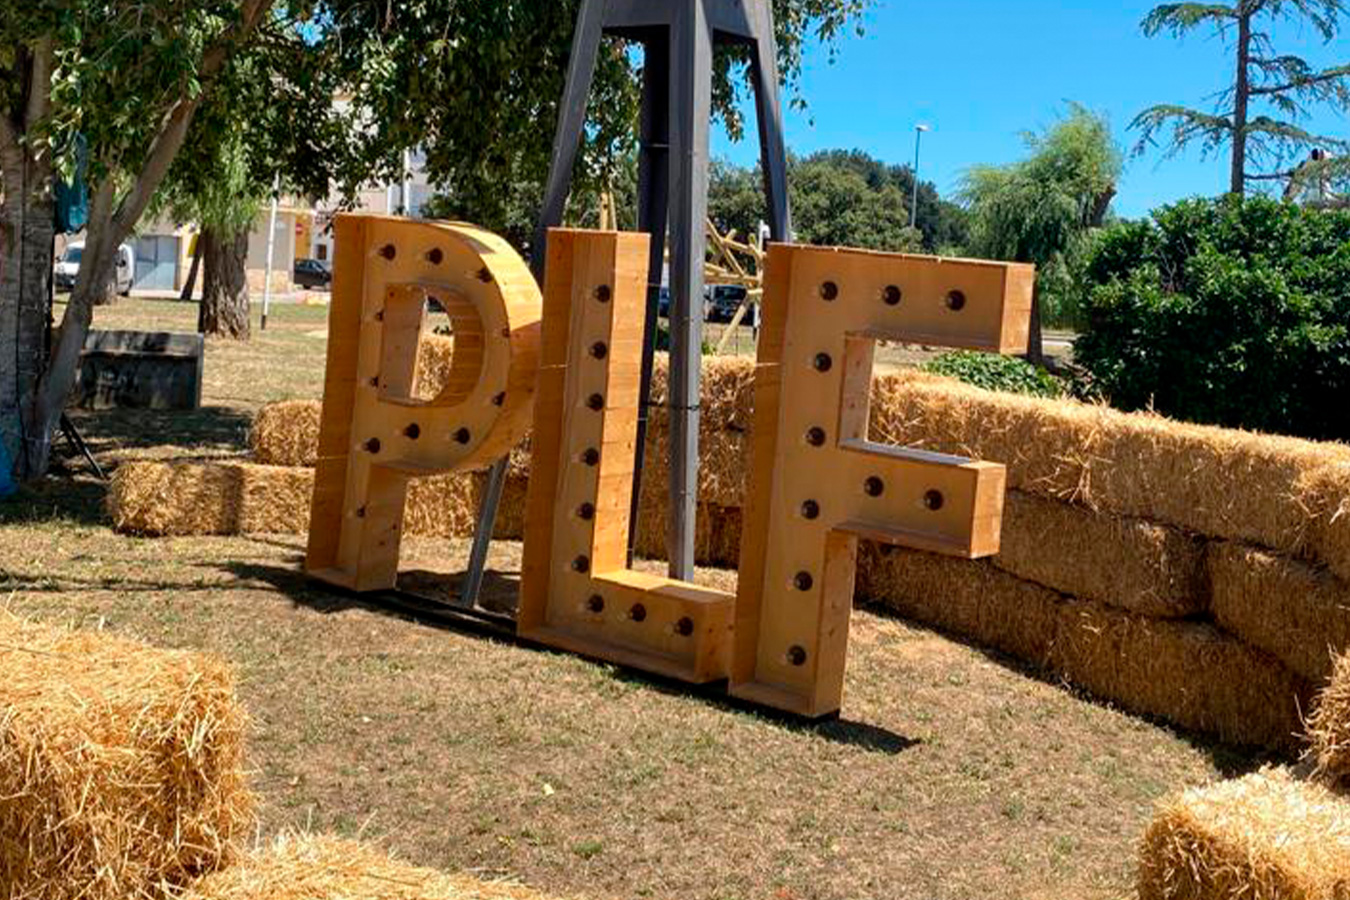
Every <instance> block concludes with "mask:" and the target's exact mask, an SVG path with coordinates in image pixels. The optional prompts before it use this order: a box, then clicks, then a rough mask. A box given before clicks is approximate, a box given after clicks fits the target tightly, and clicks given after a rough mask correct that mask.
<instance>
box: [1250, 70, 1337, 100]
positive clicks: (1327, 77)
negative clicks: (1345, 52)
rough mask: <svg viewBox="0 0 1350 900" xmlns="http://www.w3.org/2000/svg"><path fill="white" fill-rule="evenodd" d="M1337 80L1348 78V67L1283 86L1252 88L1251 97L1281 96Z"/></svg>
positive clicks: (1324, 72)
mask: <svg viewBox="0 0 1350 900" xmlns="http://www.w3.org/2000/svg"><path fill="white" fill-rule="evenodd" d="M1338 78H1350V66H1337V67H1336V68H1334V69H1327V70H1326V71H1323V72H1318V73H1317V74H1316V75H1309V76H1307V77H1305V78H1296V79H1294V80H1293V81H1290V82H1287V83H1285V84H1279V85H1270V86H1268V87H1254V88H1252V96H1254V97H1256V96H1264V95H1268V94H1283V93H1286V92H1287V91H1293V90H1301V89H1304V88H1310V87H1314V86H1315V85H1319V84H1326V83H1327V82H1329V81H1335V80H1336V79H1338Z"/></svg>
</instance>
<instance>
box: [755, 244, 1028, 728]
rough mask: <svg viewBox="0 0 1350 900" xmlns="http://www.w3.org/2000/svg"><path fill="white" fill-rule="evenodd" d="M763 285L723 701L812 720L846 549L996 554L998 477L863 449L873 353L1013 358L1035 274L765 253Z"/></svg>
mask: <svg viewBox="0 0 1350 900" xmlns="http://www.w3.org/2000/svg"><path fill="white" fill-rule="evenodd" d="M766 273H767V279H766V283H765V296H764V330H763V332H762V333H761V336H760V343H759V364H758V367H757V370H756V376H755V412H754V424H753V429H752V454H753V463H752V471H751V474H750V485H749V491H748V498H747V509H746V515H745V517H744V523H745V524H744V531H743V533H742V537H741V566H740V581H739V585H738V591H737V601H736V615H735V650H734V659H733V666H732V681H731V691H732V693H733V694H734V695H735V696H738V697H743V698H746V699H750V700H753V701H755V702H758V703H763V704H765V705H768V706H773V707H776V708H779V709H783V710H787V711H790V712H794V713H799V714H802V715H806V716H821V715H827V714H830V713H833V712H836V711H838V709H839V707H840V704H841V702H842V695H843V683H844V682H843V679H844V661H845V656H846V650H847V642H848V621H849V612H850V610H851V608H852V603H853V580H854V566H855V561H856V554H857V542H858V538H859V537H866V538H869V539H871V540H874V541H878V542H881V543H887V544H896V545H901V546H906V547H915V548H919V549H923V550H928V551H932V552H937V553H946V554H951V555H955V556H963V557H971V558H974V557H980V556H988V555H991V554H994V553H997V552H998V543H999V530H1000V525H1001V520H1002V512H1003V491H1004V484H1005V470H1004V467H1003V466H1001V465H997V464H994V463H984V462H973V461H971V460H966V459H961V458H958V457H951V456H943V455H940V454H935V453H926V452H922V451H916V450H907V449H902V448H897V447H889V446H885V445H879V444H875V443H872V442H870V441H869V440H868V439H867V424H868V413H869V397H870V390H871V379H872V356H873V349H874V346H875V343H876V341H877V340H897V341H907V342H913V343H924V344H930V345H934V344H935V345H941V346H947V347H964V348H970V349H979V350H992V351H995V352H1014V351H1019V352H1020V351H1024V350H1025V348H1026V337H1027V327H1028V320H1029V313H1030V307H1031V288H1032V280H1033V277H1034V272H1033V270H1032V268H1031V267H1030V266H1021V265H1007V264H1000V263H987V262H976V261H962V260H939V259H935V258H929V257H915V256H901V255H889V254H879V253H869V252H865V251H853V250H833V249H822V248H812V247H796V246H790V245H776V246H774V247H772V248H771V250H770V252H769V258H768V264H767V266H766Z"/></svg>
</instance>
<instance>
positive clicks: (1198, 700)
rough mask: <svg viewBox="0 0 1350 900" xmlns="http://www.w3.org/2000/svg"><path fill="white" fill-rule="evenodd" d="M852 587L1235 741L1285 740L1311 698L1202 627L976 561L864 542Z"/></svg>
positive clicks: (1135, 708) (1267, 662)
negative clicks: (1081, 596)
mask: <svg viewBox="0 0 1350 900" xmlns="http://www.w3.org/2000/svg"><path fill="white" fill-rule="evenodd" d="M856 593H857V596H858V597H860V598H864V599H866V600H869V601H874V602H878V603H880V604H881V605H883V606H886V607H887V608H890V609H893V610H895V611H896V612H898V613H900V614H901V615H903V616H905V617H907V618H910V619H914V620H917V621H919V622H922V623H924V624H928V625H933V626H936V627H938V628H941V629H943V630H946V631H950V632H953V633H955V634H958V635H962V636H965V637H969V638H972V639H974V640H975V641H977V642H979V643H981V644H986V645H988V646H990V647H994V648H995V649H998V650H1001V651H1003V652H1005V653H1008V654H1009V655H1011V656H1014V657H1016V658H1018V659H1020V660H1023V661H1025V662H1027V663H1030V664H1031V665H1033V666H1037V667H1039V668H1041V669H1042V670H1044V671H1045V672H1047V673H1050V674H1053V675H1056V676H1058V677H1060V678H1062V679H1064V680H1066V681H1068V682H1070V683H1071V684H1074V685H1077V686H1080V687H1082V688H1084V689H1086V690H1087V691H1089V692H1090V693H1092V694H1094V695H1096V696H1098V697H1100V698H1102V699H1106V700H1112V701H1114V702H1116V703H1118V704H1120V705H1121V706H1122V707H1124V708H1125V709H1128V710H1130V711H1132V712H1136V713H1142V714H1145V715H1152V716H1157V717H1159V718H1162V719H1166V720H1167V721H1170V722H1173V723H1175V724H1177V725H1180V726H1182V727H1184V728H1188V729H1192V730H1195V731H1201V732H1205V733H1208V734H1215V735H1218V736H1219V737H1220V738H1222V739H1224V740H1225V741H1229V742H1231V743H1235V744H1255V745H1260V746H1266V747H1278V748H1288V747H1291V746H1292V745H1293V744H1294V742H1295V734H1296V732H1298V731H1299V728H1300V723H1299V709H1300V708H1304V707H1306V701H1307V699H1308V697H1309V696H1310V695H1311V689H1310V687H1309V685H1308V684H1307V682H1305V681H1304V680H1303V679H1301V678H1299V677H1298V676H1297V675H1295V674H1294V673H1292V672H1290V671H1288V670H1287V669H1285V667H1284V666H1282V665H1281V664H1280V663H1279V661H1278V660H1275V659H1274V658H1272V657H1270V656H1268V655H1266V654H1264V653H1261V652H1260V651H1257V650H1254V649H1252V648H1251V647H1248V646H1247V645H1245V644H1243V643H1242V642H1241V641H1239V640H1237V639H1235V638H1232V637H1230V636H1228V635H1225V634H1223V633H1222V632H1220V631H1218V630H1217V629H1215V628H1214V627H1213V626H1211V625H1206V624H1202V623H1196V622H1184V621H1173V620H1165V619H1155V618H1150V617H1147V616H1142V615H1138V614H1135V613H1130V612H1126V611H1124V610H1117V609H1112V608H1110V607H1108V606H1106V605H1104V604H1101V603H1096V602H1092V601H1087V600H1075V599H1072V598H1069V597H1066V596H1064V595H1062V594H1059V593H1057V592H1055V591H1052V590H1049V589H1048V588H1045V587H1042V586H1041V585H1038V584H1034V583H1032V582H1028V581H1023V580H1022V579H1019V578H1017V577H1016V576H1013V575H1011V574H1009V573H1007V572H1004V571H1001V570H999V569H998V568H997V567H995V566H994V565H992V564H991V563H990V562H988V561H985V560H980V561H969V560H961V559H953V558H950V557H944V556H937V555H935V554H930V553H921V552H919V551H914V550H903V549H890V548H878V547H874V546H872V545H870V544H868V543H866V542H864V543H863V544H862V546H861V548H860V551H859V563H858V578H857V588H856Z"/></svg>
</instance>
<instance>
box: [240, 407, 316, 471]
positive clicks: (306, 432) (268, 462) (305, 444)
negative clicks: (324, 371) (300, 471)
mask: <svg viewBox="0 0 1350 900" xmlns="http://www.w3.org/2000/svg"><path fill="white" fill-rule="evenodd" d="M322 412H323V404H322V403H320V402H319V401H317V400H283V401H281V402H280V403H269V404H267V405H266V406H264V407H263V408H262V409H260V410H258V412H257V413H256V414H255V415H254V416H253V426H252V427H251V428H250V429H249V433H248V444H249V449H250V451H251V452H252V454H253V461H254V462H256V463H258V464H259V465H264V466H309V467H311V468H312V467H313V466H314V464H315V462H316V461H317V459H318V454H319V419H320V416H321V413H322Z"/></svg>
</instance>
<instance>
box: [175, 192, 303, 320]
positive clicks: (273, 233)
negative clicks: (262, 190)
mask: <svg viewBox="0 0 1350 900" xmlns="http://www.w3.org/2000/svg"><path fill="white" fill-rule="evenodd" d="M280 193H281V176H280V175H277V176H276V177H275V178H273V179H272V212H271V213H270V214H269V215H268V217H267V277H266V278H264V279H263V314H262V330H263V331H266V330H267V314H268V313H269V312H271V310H272V261H273V259H274V255H275V253H276V246H277V195H279V194H280ZM198 240H200V238H198ZM292 243H294V242H292Z"/></svg>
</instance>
